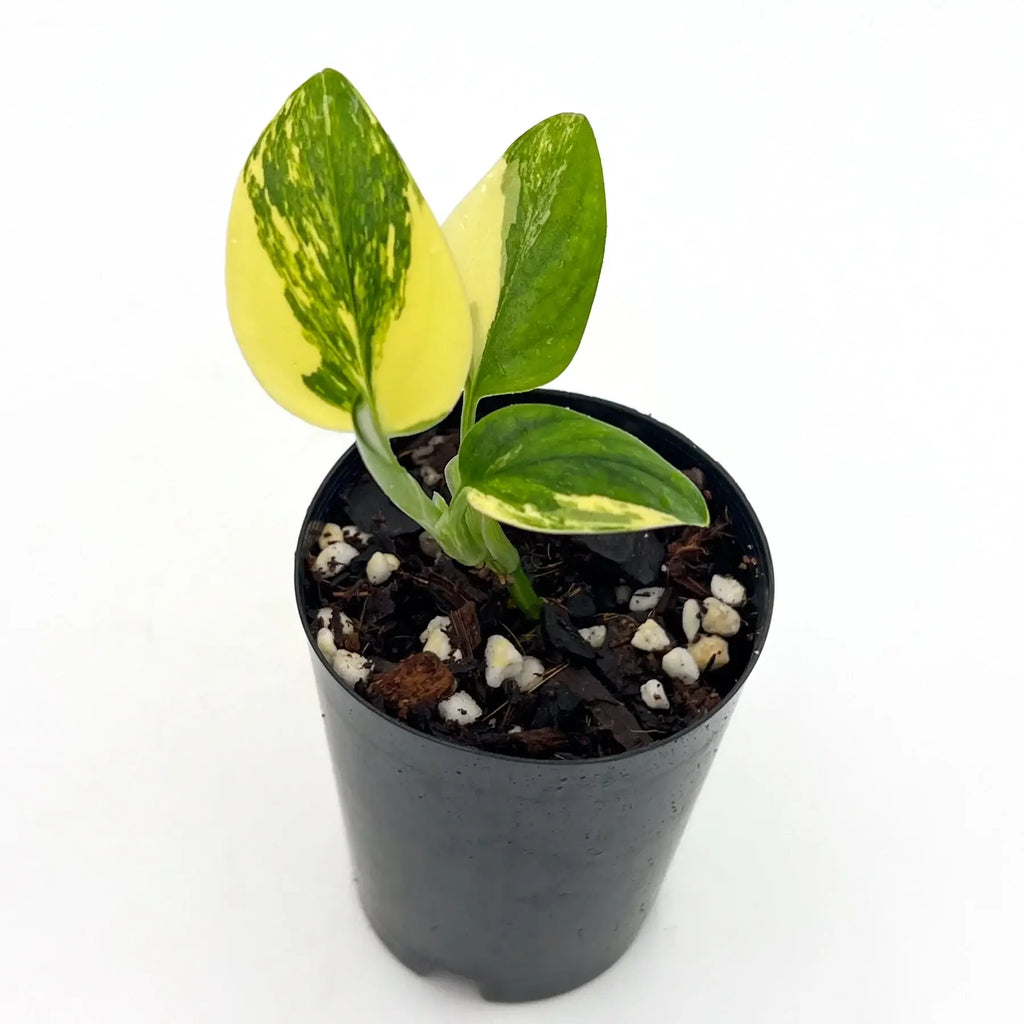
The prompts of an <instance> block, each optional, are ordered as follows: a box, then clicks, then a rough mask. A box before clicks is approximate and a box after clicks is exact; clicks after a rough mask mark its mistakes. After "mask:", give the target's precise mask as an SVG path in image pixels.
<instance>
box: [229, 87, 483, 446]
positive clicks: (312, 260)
mask: <svg viewBox="0 0 1024 1024" xmlns="http://www.w3.org/2000/svg"><path fill="white" fill-rule="evenodd" d="M227 291H228V309H229V313H230V316H231V323H232V326H233V328H234V331H235V335H236V337H237V339H238V343H239V345H240V346H241V349H242V353H243V354H244V356H245V358H246V360H247V361H248V363H249V366H250V367H251V368H252V371H253V372H254V373H255V374H256V377H257V379H258V380H259V381H260V383H261V384H262V385H263V387H264V388H265V389H266V390H267V391H268V392H269V394H270V395H271V397H273V398H274V399H275V400H276V401H277V402H279V403H280V404H281V405H283V406H284V407H285V408H286V409H288V410H290V411H291V412H293V413H295V414H296V415H297V416H301V417H302V418H303V419H305V420H308V421H309V422H311V423H315V424H317V425H319V426H324V427H330V428H333V429H336V430H350V429H351V426H352V420H351V415H350V414H351V412H352V410H353V408H354V406H355V405H356V404H358V403H360V402H361V401H363V400H365V399H367V398H369V399H370V401H371V404H372V405H373V406H374V407H375V409H376V411H377V415H378V417H379V419H380V420H381V423H382V425H383V428H384V430H385V432H386V433H387V434H388V435H390V436H394V435H395V434H399V433H409V432H412V431H414V430H416V429H419V428H421V427H424V426H427V425H430V424H432V423H435V422H437V421H438V420H440V419H441V418H442V417H443V416H444V415H445V414H446V413H447V412H448V411H449V410H450V409H451V407H452V406H453V405H454V404H455V402H456V401H457V399H458V396H459V394H460V392H461V391H462V387H463V384H464V382H465V377H466V371H467V368H468V366H469V361H470V355H471V346H472V334H471V324H470V319H469V311H468V307H467V305H466V300H465V293H464V292H463V289H462V284H461V281H460V279H459V275H458V271H457V269H456V267H455V264H454V262H453V260H452V257H451V253H450V252H449V250H448V246H447V244H446V242H445V240H444V236H443V234H442V233H441V229H440V227H439V225H438V224H437V221H436V220H435V219H434V215H433V214H432V213H431V212H430V209H429V207H428V206H427V204H426V203H425V202H424V200H423V197H422V195H421V194H420V191H419V189H418V188H417V187H416V184H415V182H414V181H413V180H412V178H411V176H410V175H409V171H408V170H407V168H406V166H405V164H404V163H403V162H402V159H401V157H400V156H399V155H398V153H397V151H396V150H395V147H394V146H393V145H392V143H391V140H390V139H389V138H388V136H387V135H386V134H385V132H384V130H383V129H382V128H381V126H380V125H379V123H378V122H377V119H376V118H375V117H374V116H373V114H372V112H371V111H370V109H369V108H368V107H367V106H366V104H365V102H364V101H363V99H362V97H361V96H360V95H359V93H357V92H356V90H355V89H354V88H353V87H352V85H351V84H350V83H349V82H348V81H347V80H346V79H345V78H344V77H342V75H340V74H338V72H336V71H330V70H326V71H322V72H320V73H319V74H317V75H314V76H313V77H312V78H311V79H310V80H309V81H308V82H306V83H305V84H304V85H302V86H300V87H299V88H298V89H297V90H296V91H295V92H294V93H292V95H291V96H290V97H289V98H288V100H287V101H286V102H285V104H284V106H283V107H282V108H281V110H280V112H279V113H278V114H277V116H276V117H275V118H274V120H273V121H271V123H270V124H269V125H268V126H267V128H266V129H265V131H264V132H263V134H262V135H261V136H260V139H259V141H258V142H257V143H256V146H255V148H254V149H253V151H252V153H251V154H250V156H249V158H248V160H247V161H246V163H245V166H244V168H243V169H242V173H241V176H240V178H239V180H238V184H237V186H236V188H235V195H234V200H233V203H232V207H231V216H230V222H229V227H228V246H227Z"/></svg>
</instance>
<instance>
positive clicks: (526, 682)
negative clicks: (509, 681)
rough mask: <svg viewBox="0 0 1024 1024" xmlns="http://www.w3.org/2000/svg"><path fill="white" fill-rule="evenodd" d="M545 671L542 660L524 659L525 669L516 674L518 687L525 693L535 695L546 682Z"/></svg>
mask: <svg viewBox="0 0 1024 1024" xmlns="http://www.w3.org/2000/svg"><path fill="white" fill-rule="evenodd" d="M544 671H545V669H544V664H543V662H541V660H540V658H523V667H522V668H521V669H520V670H519V671H518V672H517V673H516V686H518V687H519V689H520V690H521V691H522V692H523V693H533V691H534V690H536V689H537V687H538V686H540V684H541V683H542V682H543V681H544Z"/></svg>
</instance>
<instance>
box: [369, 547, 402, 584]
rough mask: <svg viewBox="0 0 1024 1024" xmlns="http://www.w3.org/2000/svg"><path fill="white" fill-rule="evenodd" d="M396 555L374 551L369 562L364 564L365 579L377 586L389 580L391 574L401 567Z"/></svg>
mask: <svg viewBox="0 0 1024 1024" xmlns="http://www.w3.org/2000/svg"><path fill="white" fill-rule="evenodd" d="M401 564H402V563H401V562H400V561H399V560H398V555H392V554H386V553H385V552H383V551H374V553H373V554H372V555H370V560H369V561H368V562H367V563H366V578H367V579H368V580H369V581H370V582H371V583H372V584H374V586H379V585H380V584H381V583H387V581H388V580H389V579H391V574H392V573H393V572H394V571H395V570H396V569H397V568H398V567H399V566H400V565H401Z"/></svg>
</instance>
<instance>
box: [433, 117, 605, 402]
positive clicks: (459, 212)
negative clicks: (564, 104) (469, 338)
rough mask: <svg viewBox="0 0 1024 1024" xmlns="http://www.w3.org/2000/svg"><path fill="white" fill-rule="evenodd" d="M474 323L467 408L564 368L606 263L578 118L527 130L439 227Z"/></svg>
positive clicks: (595, 166) (592, 150)
mask: <svg viewBox="0 0 1024 1024" xmlns="http://www.w3.org/2000/svg"><path fill="white" fill-rule="evenodd" d="M444 233H445V237H446V238H447V239H448V242H449V244H450V245H451V248H452V252H453V253H454V255H455V261H456V263H457V264H458V267H459V272H460V274H461V275H462V279H463V282H464V283H465V286H466V294H467V296H468V298H469V302H470V308H471V310H472V315H473V369H472V372H471V375H470V382H469V385H468V386H467V392H468V393H469V395H470V396H471V399H479V398H482V397H484V396H486V395H496V394H507V393H511V392H516V391H528V390H530V389H531V388H535V387H538V386H540V385H541V384H546V383H548V382H549V381H551V380H553V379H554V378H555V377H557V376H558V374H560V373H561V372H562V370H564V369H565V368H566V366H568V365H569V362H570V360H571V359H572V357H573V355H574V354H575V353H576V349H577V348H578V347H579V343H580V338H581V337H582V336H583V330H584V328H585V327H586V324H587V317H588V316H589V315H590V307H591V304H592V303H593V301H594V293H595V291H596V289H597V281H598V277H599V276H600V273H601V262H602V260H603V258H604V240H605V201H604V178H603V175H602V171H601V157H600V155H599V153H598V151H597V142H596V140H595V139H594V133H593V131H592V129H591V127H590V124H589V122H588V121H587V119H586V118H585V117H583V115H582V114H556V115H555V116H554V117H549V118H548V119H547V120H546V121H542V122H541V123H540V124H538V125H536V126H535V127H533V128H531V129H530V130H529V131H528V132H526V134H525V135H522V136H520V138H518V139H516V141H515V142H513V143H512V145H511V146H509V148H508V149H507V150H506V151H505V154H504V156H502V158H501V159H500V160H499V161H498V162H497V163H496V164H495V165H494V167H493V168H491V170H490V171H489V172H488V173H487V174H486V175H485V177H484V178H483V180H482V181H480V183H479V184H478V185H477V186H476V188H474V189H473V191H472V192H470V193H469V194H468V195H467V196H466V197H465V199H463V200H462V202H461V203H459V205H458V206H457V207H456V208H455V210H454V211H453V212H452V214H451V216H450V217H449V218H448V219H447V220H446V221H445V224H444Z"/></svg>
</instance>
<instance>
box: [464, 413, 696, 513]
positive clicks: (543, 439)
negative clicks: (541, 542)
mask: <svg viewBox="0 0 1024 1024" xmlns="http://www.w3.org/2000/svg"><path fill="white" fill-rule="evenodd" d="M459 471H460V473H461V476H462V485H463V488H464V489H465V494H466V498H467V500H468V501H469V503H470V504H471V505H472V506H473V507H474V508H475V509H477V511H479V512H482V513H483V514H484V515H487V516H490V517H491V518H493V519H497V520H499V521H500V522H503V523H509V524H510V525H512V526H519V527H522V528H524V529H528V530H537V531H539V532H541V533H627V532H631V531H634V530H650V529H654V528H656V527H660V526H676V525H695V526H706V525H707V524H708V509H707V505H706V504H705V502H704V497H703V495H702V494H701V493H700V491H699V490H698V489H697V487H695V486H694V484H693V483H692V482H691V481H690V480H689V479H688V478H687V477H686V476H684V475H683V474H682V473H680V472H679V470H678V469H676V468H675V467H674V466H672V465H671V464H670V463H668V462H666V461H665V460H664V459H663V458H662V457H661V456H660V455H658V454H656V453H655V452H653V451H652V450H651V449H650V448H648V447H647V445H645V444H643V443H642V442H641V441H638V440H637V439H636V438H635V437H633V436H632V435H631V434H627V433H626V432H625V431H624V430H619V428H618V427H612V426H609V425H608V424H607V423H602V422H601V421H600V420H595V419H591V418H590V417H589V416H584V415H582V414H581V413H578V412H572V411H571V410H569V409H561V408H558V407H557V406H553V405H512V406H508V407H506V408H504V409H500V410H499V411H498V412H495V413H491V415H490V416H486V417H484V419H482V420H481V421H480V422H479V423H477V424H476V425H475V426H474V427H473V429H472V430H471V431H469V433H468V434H467V435H466V438H465V440H464V441H463V443H462V448H461V450H460V452H459Z"/></svg>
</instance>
